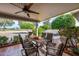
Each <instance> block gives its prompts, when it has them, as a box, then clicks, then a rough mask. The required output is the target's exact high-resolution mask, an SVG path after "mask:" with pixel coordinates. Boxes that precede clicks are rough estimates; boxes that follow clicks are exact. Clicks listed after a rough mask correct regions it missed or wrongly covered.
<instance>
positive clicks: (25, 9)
mask: <svg viewBox="0 0 79 59" xmlns="http://www.w3.org/2000/svg"><path fill="white" fill-rule="evenodd" d="M10 4H12V5H14V6H16V7H18V8H21V7H20V6H18V5H15V4H14V3H10ZM32 5H33V3H29V4H28V5H25V4H24V6H23V8H21V9H22V10H21V11H17V12H15V14H18V13H21V12H24V13H26V14H27V16H28V17H30V14H29V13H33V14H39V13H38V12H36V11H33V10H30V8H31V6H32Z"/></svg>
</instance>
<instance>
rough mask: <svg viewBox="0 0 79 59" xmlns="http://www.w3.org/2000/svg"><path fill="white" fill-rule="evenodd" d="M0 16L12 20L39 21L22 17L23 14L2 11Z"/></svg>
mask: <svg viewBox="0 0 79 59" xmlns="http://www.w3.org/2000/svg"><path fill="white" fill-rule="evenodd" d="M0 17H2V18H8V19H14V20H24V21H31V22H39V21H38V20H36V19H33V18H28V17H23V16H19V15H13V14H9V13H4V12H0Z"/></svg>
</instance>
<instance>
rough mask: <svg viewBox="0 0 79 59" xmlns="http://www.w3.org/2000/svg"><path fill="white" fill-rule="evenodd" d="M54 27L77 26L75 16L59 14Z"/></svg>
mask: <svg viewBox="0 0 79 59" xmlns="http://www.w3.org/2000/svg"><path fill="white" fill-rule="evenodd" d="M51 27H52V29H59V28H69V27H75V18H74V16H73V15H72V14H65V15H61V16H58V17H57V18H56V19H55V20H54V21H53V22H52V23H51Z"/></svg>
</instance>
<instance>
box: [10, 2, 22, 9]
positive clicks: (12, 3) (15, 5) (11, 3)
mask: <svg viewBox="0 0 79 59" xmlns="http://www.w3.org/2000/svg"><path fill="white" fill-rule="evenodd" d="M10 4H11V5H14V6H16V7H18V8H21V7H20V6H18V5H15V4H14V3H10ZM21 9H22V8H21Z"/></svg>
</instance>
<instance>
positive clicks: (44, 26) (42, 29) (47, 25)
mask: <svg viewBox="0 0 79 59" xmlns="http://www.w3.org/2000/svg"><path fill="white" fill-rule="evenodd" d="M47 29H50V25H49V24H44V25H43V26H40V27H39V28H38V35H39V36H41V35H42V33H43V32H44V31H45V30H47Z"/></svg>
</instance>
